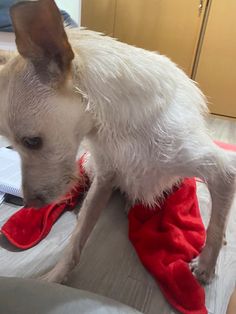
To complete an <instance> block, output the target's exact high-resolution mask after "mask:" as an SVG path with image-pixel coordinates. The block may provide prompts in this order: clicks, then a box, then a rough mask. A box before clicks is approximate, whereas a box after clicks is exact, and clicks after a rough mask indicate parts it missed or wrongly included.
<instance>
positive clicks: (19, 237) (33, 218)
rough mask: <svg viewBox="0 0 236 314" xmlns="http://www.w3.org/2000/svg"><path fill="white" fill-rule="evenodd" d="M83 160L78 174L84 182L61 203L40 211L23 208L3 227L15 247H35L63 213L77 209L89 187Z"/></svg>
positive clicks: (47, 206)
mask: <svg viewBox="0 0 236 314" xmlns="http://www.w3.org/2000/svg"><path fill="white" fill-rule="evenodd" d="M83 158H84V157H82V158H81V159H80V160H79V162H78V168H79V169H78V172H79V173H80V175H81V176H82V177H83V179H84V180H83V179H82V178H81V181H80V183H78V184H77V185H76V186H74V187H73V189H72V190H71V191H70V192H69V193H68V194H67V195H66V196H65V197H64V198H63V199H62V200H61V201H60V202H59V203H53V204H51V205H46V206H44V207H42V208H40V209H35V208H25V207H23V208H22V209H20V210H19V211H17V212H16V213H15V214H13V215H12V216H11V217H10V218H9V219H8V221H7V222H6V223H5V224H4V225H3V226H2V228H1V233H2V234H4V235H5V236H6V238H7V239H8V240H9V241H10V242H11V243H12V244H13V245H15V246H16V247H18V248H20V249H24V250H25V249H29V248H31V247H33V246H34V245H36V244H37V243H39V242H40V241H41V240H42V239H43V238H45V237H46V236H47V235H48V233H49V232H50V230H51V228H52V226H53V224H54V223H55V222H56V220H57V219H58V218H59V217H60V216H61V214H62V213H63V212H65V211H67V210H73V209H74V208H75V206H76V205H77V203H78V201H79V200H80V198H81V197H82V196H83V194H84V192H85V190H86V188H87V187H88V178H87V176H86V175H85V174H84V170H83V167H82V164H83ZM81 182H83V183H84V184H81Z"/></svg>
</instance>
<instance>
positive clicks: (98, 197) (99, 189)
mask: <svg viewBox="0 0 236 314" xmlns="http://www.w3.org/2000/svg"><path fill="white" fill-rule="evenodd" d="M112 180H113V176H112V175H110V174H109V175H107V176H102V177H96V176H95V178H94V180H93V182H92V185H91V187H90V189H89V191H88V194H87V196H86V198H85V200H84V202H83V205H82V207H81V209H80V212H79V215H78V223H77V226H76V228H75V230H74V232H73V234H72V237H71V240H70V242H69V245H68V246H67V247H66V250H65V252H64V256H62V258H61V259H60V260H59V262H58V263H57V264H56V266H55V267H54V268H53V269H52V270H51V271H49V272H48V273H46V274H45V275H43V276H41V277H40V278H39V279H41V280H45V281H48V282H57V283H61V282H64V281H65V280H66V279H67V276H68V274H69V272H70V271H72V269H73V268H74V267H75V266H76V264H78V262H79V259H80V255H81V251H82V249H83V247H84V245H85V243H86V241H87V239H88V237H89V235H90V233H91V232H92V230H93V228H94V226H95V224H96V222H97V220H98V218H99V216H100V213H101V211H102V209H103V208H104V207H105V206H106V204H107V202H108V200H109V198H110V196H111V193H112Z"/></svg>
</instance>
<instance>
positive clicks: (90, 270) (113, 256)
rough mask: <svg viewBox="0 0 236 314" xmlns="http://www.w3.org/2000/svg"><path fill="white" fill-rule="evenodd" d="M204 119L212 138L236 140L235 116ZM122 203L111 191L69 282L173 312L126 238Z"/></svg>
mask: <svg viewBox="0 0 236 314" xmlns="http://www.w3.org/2000/svg"><path fill="white" fill-rule="evenodd" d="M207 121H208V126H209V130H210V132H211V134H212V137H213V138H214V139H218V140H221V141H225V142H228V143H232V144H236V120H229V119H226V118H219V117H216V116H211V117H209V119H208V120H207ZM123 206H124V204H123V201H122V199H121V197H120V196H119V195H118V194H117V195H114V197H113V199H112V200H111V201H110V204H109V206H108V207H107V208H106V210H105V211H104V212H103V215H102V217H101V219H100V221H99V223H98V224H97V226H96V228H95V230H94V232H93V234H92V236H91V238H90V240H89V242H88V244H87V247H86V249H85V251H84V253H83V256H82V260H81V263H80V265H79V266H78V267H77V268H76V269H75V270H74V272H73V274H71V276H70V278H69V281H68V285H69V286H72V287H76V288H81V289H85V290H89V291H92V292H95V293H99V294H102V295H104V296H108V297H111V298H113V299H115V300H118V301H120V302H123V303H125V304H128V305H130V306H133V307H135V308H136V309H139V310H140V311H141V312H143V313H148V314H167V313H168V314H170V313H174V311H172V310H171V308H170V306H169V305H168V304H167V303H166V302H165V300H164V298H163V296H162V294H161V293H160V291H159V289H158V287H157V284H156V282H155V281H154V280H153V278H152V277H151V276H150V275H149V274H148V272H147V271H146V270H145V269H144V268H143V266H142V265H141V263H140V261H139V260H138V258H137V256H136V254H135V252H134V249H133V247H132V245H131V244H130V243H129V241H128V237H127V230H128V227H127V218H126V215H125V213H124V211H123ZM235 254H236V253H235ZM222 293H223V291H222ZM213 298H214V296H213ZM214 304H215V303H214ZM216 312H217V311H215V310H213V312H212V313H216ZM218 313H220V314H224V313H221V311H220V310H219V311H218Z"/></svg>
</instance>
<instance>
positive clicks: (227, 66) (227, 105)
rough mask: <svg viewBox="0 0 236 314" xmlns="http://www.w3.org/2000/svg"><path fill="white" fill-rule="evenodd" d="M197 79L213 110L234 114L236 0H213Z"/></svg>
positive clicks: (235, 102)
mask: <svg viewBox="0 0 236 314" xmlns="http://www.w3.org/2000/svg"><path fill="white" fill-rule="evenodd" d="M209 12H210V13H209V18H208V22H207V26H206V32H205V36H204V40H203V45H202V49H201V53H200V59H199V63H198V67H197V74H196V77H195V79H196V81H198V82H199V84H200V87H201V88H202V90H203V92H204V93H205V94H206V95H207V96H208V100H209V108H210V111H211V112H212V113H216V114H220V115H225V116H230V117H236V15H235V14H236V1H235V0H223V1H222V0H212V3H211V8H210V11H209Z"/></svg>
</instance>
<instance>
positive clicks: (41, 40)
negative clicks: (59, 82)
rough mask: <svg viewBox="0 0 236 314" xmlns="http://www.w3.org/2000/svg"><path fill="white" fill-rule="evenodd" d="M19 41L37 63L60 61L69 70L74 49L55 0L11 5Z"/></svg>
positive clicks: (61, 67) (26, 55)
mask: <svg viewBox="0 0 236 314" xmlns="http://www.w3.org/2000/svg"><path fill="white" fill-rule="evenodd" d="M10 14H11V18H12V22H13V27H14V30H15V35H16V45H17V49H18V51H19V53H20V54H21V55H22V56H23V57H24V58H29V59H30V60H31V61H32V62H33V63H34V64H36V65H39V64H40V63H43V64H44V65H45V64H47V65H49V64H50V63H51V62H54V64H56V65H57V67H58V69H59V70H60V71H61V72H65V71H68V70H69V68H70V64H71V61H72V59H73V58H74V53H73V51H72V49H71V46H70V44H69V42H68V38H67V35H66V33H65V30H64V26H63V21H62V17H61V14H60V11H59V10H58V8H57V6H56V4H55V2H54V1H53V0H38V1H23V2H20V3H18V4H15V5H13V6H12V7H11V9H10Z"/></svg>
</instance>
